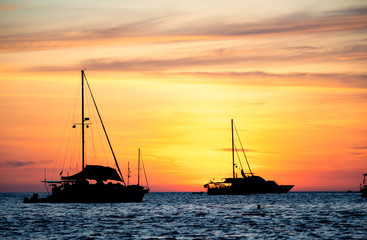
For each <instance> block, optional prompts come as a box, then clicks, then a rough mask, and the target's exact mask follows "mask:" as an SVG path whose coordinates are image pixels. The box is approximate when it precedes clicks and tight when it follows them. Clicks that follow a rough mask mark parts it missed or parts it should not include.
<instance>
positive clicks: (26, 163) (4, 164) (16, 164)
mask: <svg viewBox="0 0 367 240" xmlns="http://www.w3.org/2000/svg"><path fill="white" fill-rule="evenodd" d="M35 164H37V163H36V162H34V161H18V160H7V161H3V162H1V163H0V165H1V166H2V167H3V168H9V167H10V168H13V167H24V166H30V165H35Z"/></svg>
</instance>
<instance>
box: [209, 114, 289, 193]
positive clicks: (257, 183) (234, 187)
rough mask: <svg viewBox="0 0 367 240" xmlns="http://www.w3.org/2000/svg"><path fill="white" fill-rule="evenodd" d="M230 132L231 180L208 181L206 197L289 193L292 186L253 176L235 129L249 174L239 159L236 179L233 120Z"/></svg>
mask: <svg viewBox="0 0 367 240" xmlns="http://www.w3.org/2000/svg"><path fill="white" fill-rule="evenodd" d="M231 130H232V178H225V179H224V180H223V181H220V182H216V181H209V183H207V184H205V185H204V188H207V190H208V195H246V194H253V193H287V192H289V191H290V190H291V189H292V188H293V187H294V185H278V184H277V183H276V182H275V181H266V180H265V179H263V178H262V177H260V176H255V175H254V173H253V172H252V170H251V168H250V165H249V162H248V160H247V157H246V154H245V151H244V149H243V147H242V143H241V140H240V139H239V135H238V132H237V129H236V133H237V137H238V139H239V142H240V144H241V148H242V152H243V154H244V156H245V159H246V162H247V166H248V169H249V171H250V172H249V173H245V172H244V170H243V167H242V163H241V161H240V159H239V163H240V173H241V176H240V177H238V176H237V173H236V168H237V167H239V166H237V164H235V152H236V153H237V156H239V154H238V151H237V148H235V142H234V134H233V130H234V123H233V119H232V120H231Z"/></svg>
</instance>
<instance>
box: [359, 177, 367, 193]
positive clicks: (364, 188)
mask: <svg viewBox="0 0 367 240" xmlns="http://www.w3.org/2000/svg"><path fill="white" fill-rule="evenodd" d="M366 177H367V173H365V174H363V182H362V184H361V186H360V192H361V193H362V195H361V196H362V197H367V184H366Z"/></svg>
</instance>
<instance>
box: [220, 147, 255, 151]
mask: <svg viewBox="0 0 367 240" xmlns="http://www.w3.org/2000/svg"><path fill="white" fill-rule="evenodd" d="M217 150H218V151H225V152H232V148H220V149H217ZM244 150H245V152H257V151H256V150H252V149H248V148H246V149H244ZM235 151H237V152H242V149H239V148H237V149H235Z"/></svg>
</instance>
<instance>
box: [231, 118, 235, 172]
mask: <svg viewBox="0 0 367 240" xmlns="http://www.w3.org/2000/svg"><path fill="white" fill-rule="evenodd" d="M231 130H232V178H235V172H234V138H233V119H231Z"/></svg>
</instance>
